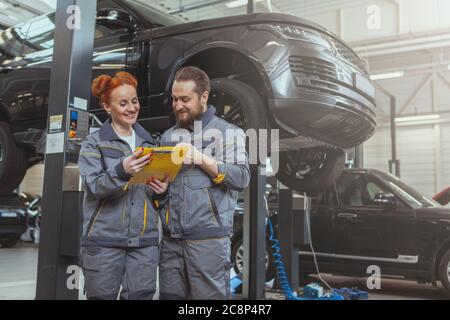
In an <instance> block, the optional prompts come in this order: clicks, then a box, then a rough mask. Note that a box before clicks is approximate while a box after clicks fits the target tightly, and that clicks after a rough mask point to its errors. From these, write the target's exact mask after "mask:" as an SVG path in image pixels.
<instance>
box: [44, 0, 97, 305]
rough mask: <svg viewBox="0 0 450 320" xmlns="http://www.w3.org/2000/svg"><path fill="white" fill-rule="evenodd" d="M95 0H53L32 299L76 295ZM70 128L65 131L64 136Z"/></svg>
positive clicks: (70, 297)
mask: <svg viewBox="0 0 450 320" xmlns="http://www.w3.org/2000/svg"><path fill="white" fill-rule="evenodd" d="M96 7H97V1H96V0H94V1H92V0H91V1H85V0H58V2H57V7H56V16H55V36H54V39H55V40H54V51H53V63H52V68H51V78H50V95H49V106H48V120H47V121H48V122H47V141H46V151H45V171H44V190H43V199H42V211H43V215H42V223H41V238H40V244H39V258H38V273H37V285H36V299H39V300H50V299H52V300H53V299H65V300H72V299H73V300H76V299H78V282H79V278H78V276H79V273H80V271H79V268H78V256H79V254H78V251H79V241H80V233H81V230H80V229H81V215H80V212H81V199H82V192H81V190H80V189H81V188H80V179H79V173H78V167H77V165H76V163H77V161H78V152H79V148H80V145H79V142H80V140H81V139H83V138H84V137H85V136H86V135H87V134H88V131H89V113H88V101H90V88H89V83H90V81H91V76H92V53H93V46H94V30H95V17H96V11H97V10H96ZM69 133H70V136H69Z"/></svg>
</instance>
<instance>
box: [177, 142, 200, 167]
mask: <svg viewBox="0 0 450 320" xmlns="http://www.w3.org/2000/svg"><path fill="white" fill-rule="evenodd" d="M176 147H186V148H187V152H186V156H185V157H184V160H183V162H184V164H187V165H192V164H198V165H200V164H202V163H203V154H202V153H201V152H200V151H198V149H197V148H196V147H194V146H193V145H192V144H189V143H178V144H177V145H176Z"/></svg>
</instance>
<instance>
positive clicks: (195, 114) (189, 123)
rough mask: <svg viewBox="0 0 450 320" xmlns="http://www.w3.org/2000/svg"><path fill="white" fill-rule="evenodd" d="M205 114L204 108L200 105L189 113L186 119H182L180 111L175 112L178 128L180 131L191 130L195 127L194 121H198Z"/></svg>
mask: <svg viewBox="0 0 450 320" xmlns="http://www.w3.org/2000/svg"><path fill="white" fill-rule="evenodd" d="M202 113H203V106H202V105H199V106H198V107H197V108H196V109H195V110H194V109H193V110H190V111H188V116H187V118H186V119H180V115H179V113H178V111H176V112H175V118H176V121H177V127H178V128H180V129H187V130H189V129H191V128H192V127H193V126H194V121H195V120H198V119H199V118H200V116H201V115H202Z"/></svg>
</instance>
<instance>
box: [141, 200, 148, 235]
mask: <svg viewBox="0 0 450 320" xmlns="http://www.w3.org/2000/svg"><path fill="white" fill-rule="evenodd" d="M145 229H147V200H145V199H144V226H143V227H142V232H141V235H142V236H143V235H144V232H145Z"/></svg>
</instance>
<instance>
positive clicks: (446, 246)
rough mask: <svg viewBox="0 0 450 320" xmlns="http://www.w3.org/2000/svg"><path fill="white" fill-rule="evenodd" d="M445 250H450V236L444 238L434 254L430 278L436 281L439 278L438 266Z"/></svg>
mask: <svg viewBox="0 0 450 320" xmlns="http://www.w3.org/2000/svg"><path fill="white" fill-rule="evenodd" d="M447 251H450V237H448V238H447V239H446V240H444V241H443V242H442V243H441V245H440V246H439V249H438V250H436V254H435V255H434V259H433V261H434V263H433V275H432V279H433V281H436V280H438V279H439V266H440V264H441V260H442V258H443V256H444V255H445V253H446V252H447Z"/></svg>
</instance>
